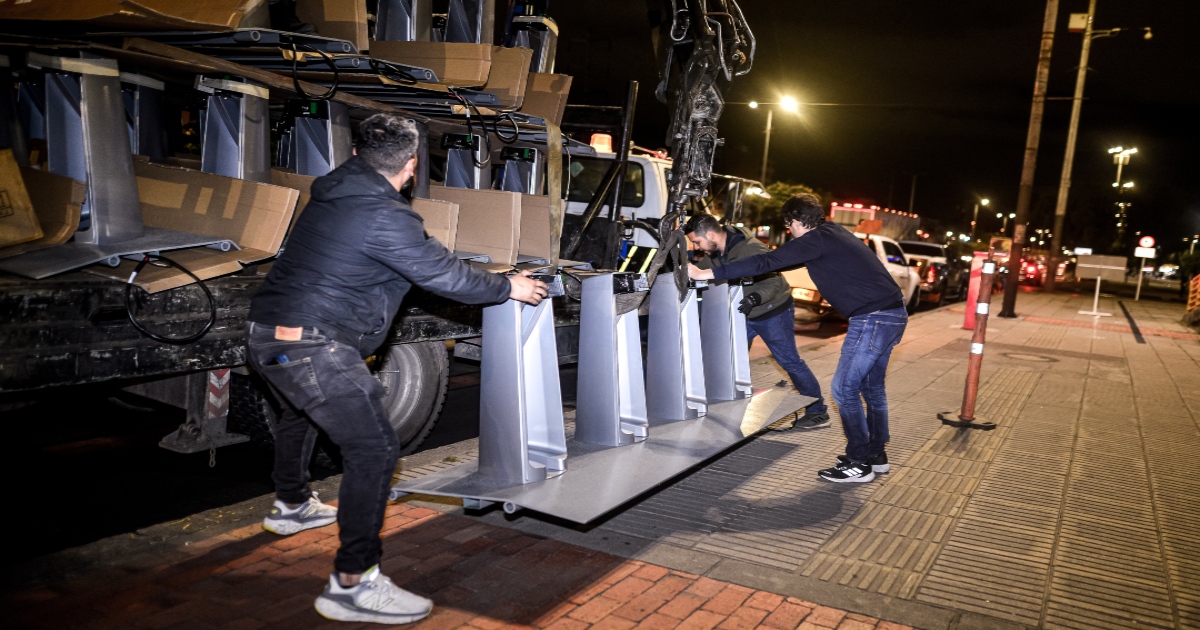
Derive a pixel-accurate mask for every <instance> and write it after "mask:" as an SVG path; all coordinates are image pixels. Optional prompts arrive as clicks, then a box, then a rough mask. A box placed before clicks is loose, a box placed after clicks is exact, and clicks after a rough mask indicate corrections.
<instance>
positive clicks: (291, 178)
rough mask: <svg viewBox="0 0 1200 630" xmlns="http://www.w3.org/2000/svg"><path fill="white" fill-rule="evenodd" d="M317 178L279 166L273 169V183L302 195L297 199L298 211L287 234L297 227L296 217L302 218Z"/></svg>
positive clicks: (293, 214)
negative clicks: (301, 214)
mask: <svg viewBox="0 0 1200 630" xmlns="http://www.w3.org/2000/svg"><path fill="white" fill-rule="evenodd" d="M315 179H317V178H316V177H314V176H312V175H297V174H296V173H293V172H291V171H285V170H283V169H279V168H273V169H271V183H272V184H274V185H276V186H283V187H284V188H291V189H293V190H295V191H296V192H297V193H299V194H300V196H299V197H298V198H297V199H296V211H295V212H293V213H292V220H291V222H289V223H288V226H287V234H291V233H292V228H294V227H296V219H299V218H300V213H301V212H303V211H304V207H305V206H307V205H308V200H309V199H311V198H312V193H311V192H310V191H311V190H312V183H313V180H315Z"/></svg>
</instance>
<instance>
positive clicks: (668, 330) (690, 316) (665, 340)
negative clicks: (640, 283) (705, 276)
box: [646, 274, 708, 420]
mask: <svg viewBox="0 0 1200 630" xmlns="http://www.w3.org/2000/svg"><path fill="white" fill-rule="evenodd" d="M648 341H649V348H648V349H647V353H646V354H647V361H646V401H647V411H648V412H649V415H650V417H651V418H654V419H656V420H688V419H691V418H697V417H700V416H703V415H704V414H705V413H706V412H707V411H708V397H707V395H706V393H705V389H704V364H703V359H702V357H703V354H702V351H701V349H700V313H699V309H698V308H697V305H696V289H694V288H689V289H688V291H687V295H685V296H684V299H683V301H682V302H681V301H680V299H679V290H678V289H676V288H675V277H674V274H660V275H659V276H658V278H657V279H656V280H655V281H654V286H653V287H652V288H651V289H650V330H649V335H648Z"/></svg>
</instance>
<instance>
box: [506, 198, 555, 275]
mask: <svg viewBox="0 0 1200 630" xmlns="http://www.w3.org/2000/svg"><path fill="white" fill-rule="evenodd" d="M550 227H551V226H550V198H549V197H547V196H545V195H521V241H520V245H519V246H518V247H517V251H518V253H521V254H524V255H526V256H536V257H538V258H545V259H546V260H550V259H551V258H553V253H554V252H553V250H552V249H551V238H550ZM559 232H560V233H561V232H562V226H559Z"/></svg>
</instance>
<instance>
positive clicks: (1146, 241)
mask: <svg viewBox="0 0 1200 630" xmlns="http://www.w3.org/2000/svg"><path fill="white" fill-rule="evenodd" d="M1138 245H1140V246H1141V247H1154V237H1153V236H1143V237H1142V238H1140V239H1138ZM1138 258H1141V256H1138ZM1146 258H1152V256H1146Z"/></svg>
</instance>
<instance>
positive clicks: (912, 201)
mask: <svg viewBox="0 0 1200 630" xmlns="http://www.w3.org/2000/svg"><path fill="white" fill-rule="evenodd" d="M909 174H910V175H912V190H911V192H909V193H908V212H909V214H916V213H917V211H916V210H915V209H914V208H913V206H915V205H916V203H917V178H918V177H920V176H922V175H924V174H925V173H909Z"/></svg>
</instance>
